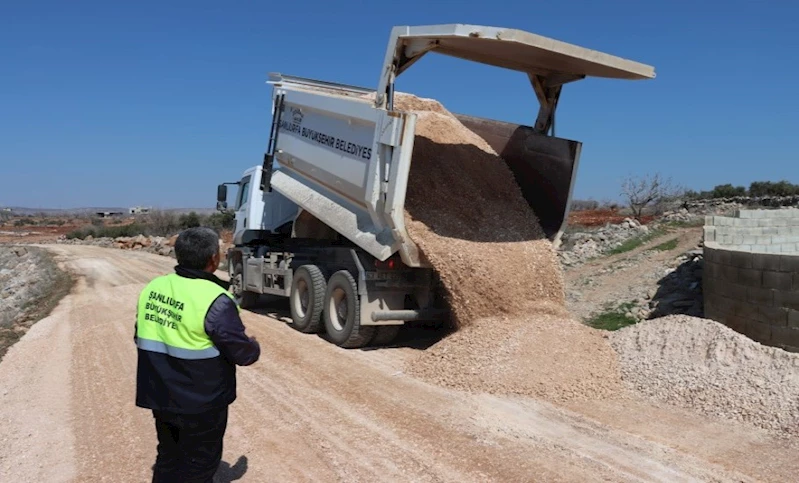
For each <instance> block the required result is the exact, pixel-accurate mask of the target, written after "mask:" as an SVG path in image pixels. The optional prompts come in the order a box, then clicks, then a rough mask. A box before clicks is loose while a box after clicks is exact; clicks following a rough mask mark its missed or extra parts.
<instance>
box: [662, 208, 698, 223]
mask: <svg viewBox="0 0 799 483" xmlns="http://www.w3.org/2000/svg"><path fill="white" fill-rule="evenodd" d="M701 217H702V215H699V214H697V213H692V212H690V211H688V209H686V208H680V209H677V210H673V211H667V212H665V213H663V216H662V217H661V221H665V222H667V223H673V222H680V223H691V222H696V221H698V220H700V219H701Z"/></svg>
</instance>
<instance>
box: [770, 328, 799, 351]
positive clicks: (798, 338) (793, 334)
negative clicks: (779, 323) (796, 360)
mask: <svg viewBox="0 0 799 483" xmlns="http://www.w3.org/2000/svg"><path fill="white" fill-rule="evenodd" d="M771 340H772V341H774V342H776V343H778V344H785V345H787V346H791V347H799V329H794V328H793V327H772V328H771Z"/></svg>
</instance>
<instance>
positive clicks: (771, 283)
mask: <svg viewBox="0 0 799 483" xmlns="http://www.w3.org/2000/svg"><path fill="white" fill-rule="evenodd" d="M762 273H763V288H773V289H777V290H786V291H788V290H791V289H792V288H793V275H792V274H790V273H787V272H771V271H764V272H762Z"/></svg>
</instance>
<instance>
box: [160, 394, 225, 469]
mask: <svg viewBox="0 0 799 483" xmlns="http://www.w3.org/2000/svg"><path fill="white" fill-rule="evenodd" d="M153 417H154V418H155V430H156V433H157V434H158V456H157V457H156V459H155V467H154V468H153V483H172V482H180V483H184V482H185V483H188V482H192V483H195V482H196V483H200V482H203V483H205V482H210V481H212V479H213V477H214V473H216V470H217V468H218V467H219V463H220V461H222V439H223V438H224V436H225V430H226V429H227V417H228V408H227V406H225V407H224V408H221V409H216V410H213V411H210V412H206V413H202V414H176V413H168V412H163V411H153Z"/></svg>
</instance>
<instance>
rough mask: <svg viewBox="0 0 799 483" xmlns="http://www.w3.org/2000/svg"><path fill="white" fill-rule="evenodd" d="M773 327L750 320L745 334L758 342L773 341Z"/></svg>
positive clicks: (766, 342)
mask: <svg viewBox="0 0 799 483" xmlns="http://www.w3.org/2000/svg"><path fill="white" fill-rule="evenodd" d="M777 328H779V327H777ZM771 329H772V327H771V326H770V325H768V324H761V323H760V322H755V321H752V320H750V321H747V323H746V332H745V334H746V335H747V336H748V337H749V338H751V339H753V340H755V341H757V342H760V343H762V344H768V343H769V342H771Z"/></svg>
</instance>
